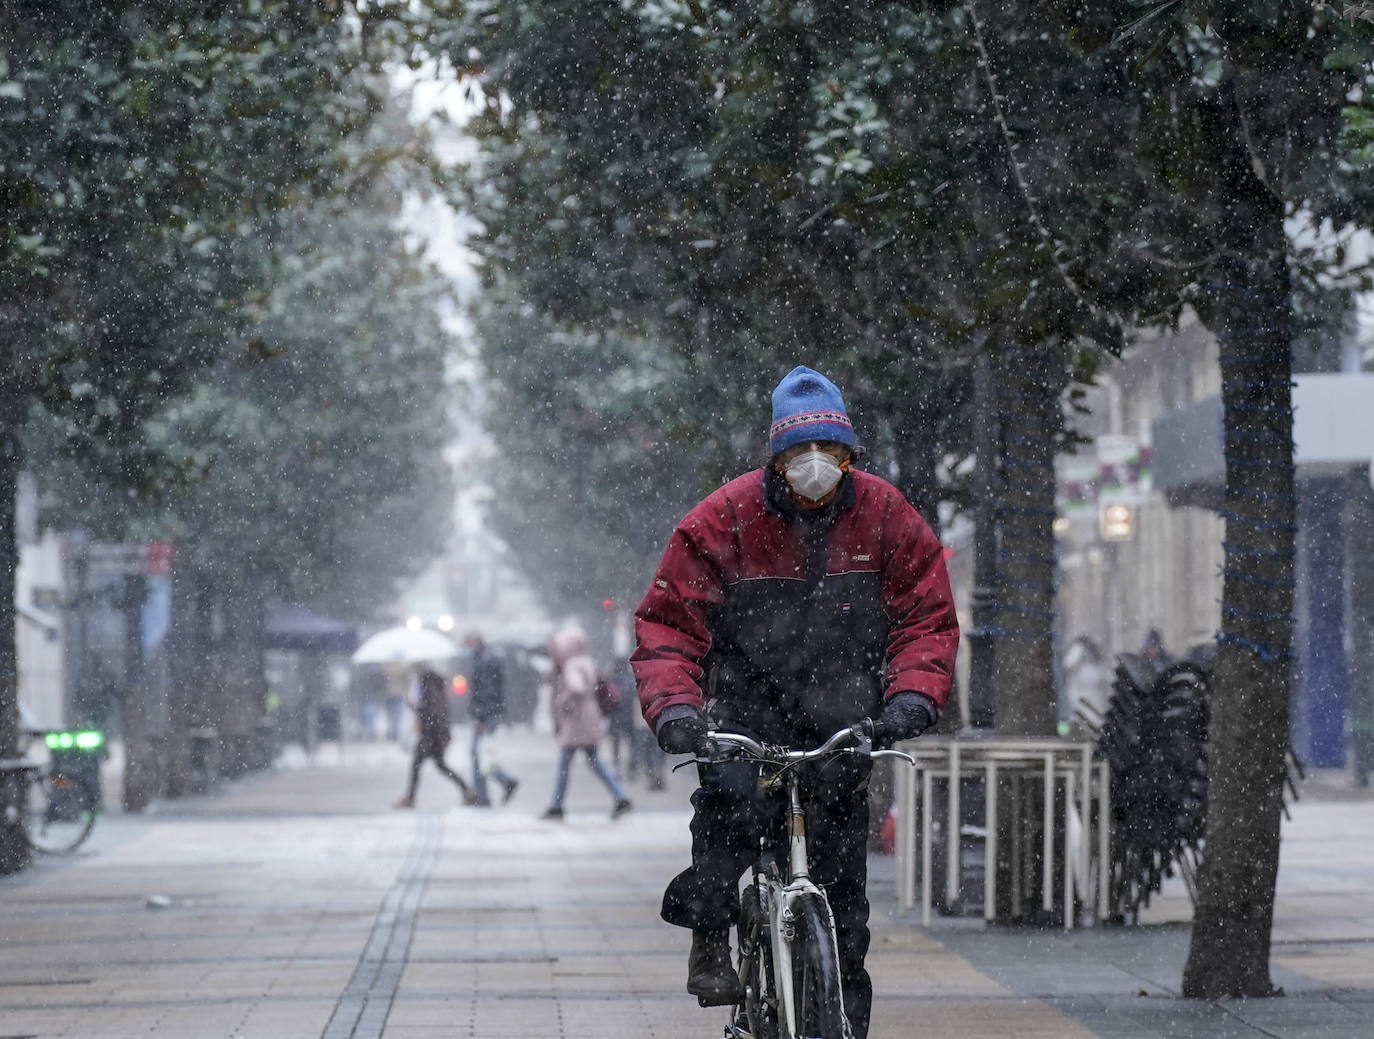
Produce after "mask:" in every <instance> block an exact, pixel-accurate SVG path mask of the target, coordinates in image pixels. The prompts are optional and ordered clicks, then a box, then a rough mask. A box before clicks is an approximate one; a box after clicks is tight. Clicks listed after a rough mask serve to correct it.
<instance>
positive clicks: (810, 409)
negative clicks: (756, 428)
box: [768, 365, 854, 454]
mask: <svg viewBox="0 0 1374 1039" xmlns="http://www.w3.org/2000/svg"><path fill="white" fill-rule="evenodd" d="M812 440H833V441H835V442H836V443H840V444H847V445H848V446H850V447H853V446H854V427H853V426H852V425H850V424H849V416H848V415H847V414H846V413H845V410H844V400H843V399H842V398H841V397H840V391H839V388H838V387H837V386H836V385H835V384H834V383H833V382H831V381H830V380H829V379H827V378H826V377H825V376H824V375H822V374H821V373H820V372H814V371H812V370H811V369H810V368H807V367H806V366H804V365H799V366H798V367H796V368H793V369H792V370H791V371H790V372H788V373H787V374H786V375H785V376H783V380H782V382H780V383H778V388H777V389H775V390H774V391H773V425H772V426H771V427H769V430H768V450H769V451H770V452H771V453H772V454H777V453H778V452H779V451H786V450H787V449H788V448H789V447H791V446H792V445H793V444H805V443H808V442H809V441H812Z"/></svg>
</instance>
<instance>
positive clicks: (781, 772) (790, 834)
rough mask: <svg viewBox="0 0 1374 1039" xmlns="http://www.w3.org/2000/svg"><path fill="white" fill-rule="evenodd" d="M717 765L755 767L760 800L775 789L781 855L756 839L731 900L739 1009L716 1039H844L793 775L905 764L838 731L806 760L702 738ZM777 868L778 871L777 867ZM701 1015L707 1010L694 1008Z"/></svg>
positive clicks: (825, 911)
mask: <svg viewBox="0 0 1374 1039" xmlns="http://www.w3.org/2000/svg"><path fill="white" fill-rule="evenodd" d="M707 739H708V740H710V741H711V745H712V753H711V754H710V755H709V756H708V757H704V758H698V759H697V760H698V761H705V762H710V763H718V762H721V761H729V760H733V759H735V758H736V757H738V756H740V755H742V756H744V757H746V758H748V759H750V760H752V761H755V762H757V763H758V764H759V765H760V766H761V775H760V784H761V787H762V789H763V790H764V791H765V792H773V791H776V790H777V789H778V787H779V786H782V787H783V788H785V791H786V796H787V810H786V828H785V832H786V847H785V848H784V847H782V846H781V845H780V844H779V846H778V847H769V846H767V845H768V843H769V842H768V841H767V839H766V838H761V839H760V845H761V846H760V849H759V857H758V859H757V861H756V862H755V865H754V869H753V877H752V881H751V883H750V885H749V887H748V889H746V890H745V891H744V892H743V895H742V897H741V900H740V918H739V925H738V926H739V935H738V938H739V941H738V949H739V959H738V970H739V980H740V991H741V993H742V994H743V998H742V1000H741V1001H740V1002H739V1003H738V1004H736V1005H735V1007H734V1008H733V1009H732V1011H731V1014H730V1022H729V1024H728V1025H726V1028H725V1036H724V1039H853V1031H852V1030H851V1028H850V1026H849V1020H848V1018H847V1017H846V1016H845V1012H844V999H843V992H842V991H841V985H840V955H839V942H838V940H837V938H836V934H835V918H834V914H833V913H832V912H831V910H830V903H829V901H828V900H827V899H826V896H825V892H824V891H823V890H822V889H821V888H820V887H818V886H817V885H816V884H814V883H813V882H812V880H811V876H810V864H809V861H808V859H807V852H806V810H805V806H804V805H803V804H802V799H801V790H800V783H799V781H798V770H799V769H798V767H799V766H800V765H801V764H802V763H803V762H806V761H816V760H818V759H820V758H824V757H827V756H829V755H832V754H858V755H862V756H864V757H868V758H882V757H892V758H900V759H902V760H904V761H906V762H908V763H910V764H912V765H915V763H916V762H915V760H914V759H913V758H912V757H911V756H910V755H907V754H903V753H902V752H901V751H895V750H874V749H873V745H872V738H871V734H870V733H868V732H866V731H865V730H864V729H863V728H860V727H858V726H856V727H854V728H849V729H841V730H840V731H839V732H837V733H835V734H834V735H833V736H831V737H830V738H829V739H828V740H826V741H825V742H824V743H823V744H821V745H820V746H819V747H817V748H815V749H814V750H788V749H787V748H786V747H775V746H766V745H764V744H762V743H759V742H757V741H755V740H753V739H750V738H749V737H748V736H743V735H740V734H739V733H733V732H722V731H718V730H712V731H711V732H709V733H708V734H707ZM779 861H783V862H785V863H786V869H785V870H784V869H781V868H780V867H779ZM703 1005H707V1004H705V1003H704V1002H703Z"/></svg>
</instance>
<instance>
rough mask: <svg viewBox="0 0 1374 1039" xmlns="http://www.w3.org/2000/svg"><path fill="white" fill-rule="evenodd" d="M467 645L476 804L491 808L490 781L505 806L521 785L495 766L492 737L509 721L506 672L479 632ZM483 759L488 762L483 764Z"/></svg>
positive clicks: (469, 708) (469, 636) (473, 633)
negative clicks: (488, 785) (488, 787)
mask: <svg viewBox="0 0 1374 1039" xmlns="http://www.w3.org/2000/svg"><path fill="white" fill-rule="evenodd" d="M464 641H465V642H466V643H467V647H468V649H470V650H471V651H472V666H471V667H470V668H468V670H469V671H470V672H471V674H470V675H469V676H468V696H469V697H470V699H469V700H468V713H469V714H471V715H472V788H473V791H474V792H475V793H476V796H477V800H476V801H475V802H474V803H475V804H477V805H479V806H481V807H486V806H489V805H490V804H491V798H490V796H489V795H488V790H487V779H488V778H491V779H494V780H495V781H496V782H498V783H500V784H501V787H502V789H503V794H502V797H501V803H502V804H505V803H506V802H508V801H509V800H510V799H511V797H512V796H514V794H515V788H516V787H518V786H519V785H520V781H519V780H517V779H516V778H515V777H514V776H512V775H510V774H509V773H508V772H506V771H505V770H504V769H503V768H501V766H500V765H499V764H497V763H496V761H495V759H494V758H493V757H492V750H491V735H492V733H494V732H495V731H496V728H497V726H499V725H500V724H501V722H502V721H503V720H504V719H505V717H506V675H505V669H504V668H503V667H502V666H501V659H500V658H499V657H498V656H497V655H496V654H495V653H493V652H492V651H491V648H490V647H489V646H488V645H487V644H486V643H485V642H484V641H482V636H481V635H479V634H477V632H475V631H474V632H472V633H471V634H469V635H468V637H467V638H466V639H465V640H464ZM483 758H486V759H487V760H486V761H485V762H484V761H483ZM484 764H485V766H486V767H485V768H484V767H483V766H484Z"/></svg>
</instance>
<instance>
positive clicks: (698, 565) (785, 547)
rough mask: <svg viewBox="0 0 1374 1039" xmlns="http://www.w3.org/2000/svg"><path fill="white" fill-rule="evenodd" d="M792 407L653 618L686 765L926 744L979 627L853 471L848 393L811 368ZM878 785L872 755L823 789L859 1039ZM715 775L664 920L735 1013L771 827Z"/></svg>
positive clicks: (823, 843) (642, 670) (665, 698)
mask: <svg viewBox="0 0 1374 1039" xmlns="http://www.w3.org/2000/svg"><path fill="white" fill-rule="evenodd" d="M772 404H773V416H772V417H773V422H772V425H771V427H770V429H769V453H770V456H771V457H770V459H769V461H768V464H767V465H766V466H764V467H763V468H762V469H755V470H754V471H752V472H749V473H746V474H744V475H743V476H740V477H738V478H737V479H735V480H732V481H731V482H730V483H727V484H726V485H725V486H723V487H721V488H719V489H717V490H716V491H715V492H714V493H712V494H711V495H709V496H708V497H707V498H706V499H705V500H704V501H702V502H701V503H700V504H699V505H697V506H696V507H695V508H694V509H692V510H691V511H690V512H689V513H688V514H687V516H686V517H685V518H684V519H683V520H682V521H681V522H680V523H679V524H678V525H677V528H676V529H675V530H674V531H673V533H672V535H671V536H670V538H669V540H668V545H667V548H666V549H665V550H664V553H663V559H662V562H660V564H659V566H658V570H657V572H656V573H655V574H654V575H653V578H652V580H651V581H650V584H649V590H648V592H647V593H646V594H645V596H644V599H643V601H642V602H641V603H640V605H639V608H638V609H637V610H636V612H635V637H636V642H637V645H636V648H635V651H634V654H633V655H632V656H631V658H630V662H631V664H632V665H633V667H634V671H635V679H636V681H637V683H638V688H639V701H640V706H641V708H642V709H643V711H644V716H645V718H646V719H647V720H648V721H649V722H650V724H651V725H653V726H654V730H655V734H656V736H657V738H658V743H659V746H661V747H662V748H663V749H664V750H665V751H666V752H668V753H670V754H685V753H694V752H698V751H702V750H709V745H704V744H706V742H707V741H706V733H707V730H708V728H710V727H712V726H714V727H715V728H718V729H724V730H728V731H733V732H738V733H742V734H744V735H748V736H752V737H753V738H755V739H757V740H760V741H762V742H764V743H771V744H780V745H784V746H789V747H812V746H815V745H816V744H817V743H819V742H820V741H821V740H822V739H824V738H825V737H828V736H830V735H831V734H832V733H834V732H835V731H837V730H838V729H840V728H842V727H844V726H847V725H855V724H858V723H862V722H871V723H873V726H874V742H875V743H877V744H879V745H882V744H884V743H890V742H893V741H896V740H901V739H911V738H913V737H915V736H919V735H920V734H921V733H922V732H923V731H924V730H925V729H926V728H928V727H929V726H930V725H932V724H934V722H935V720H936V718H937V716H938V715H939V713H940V710H941V709H942V708H943V706H944V704H945V701H946V699H947V698H948V696H949V691H950V684H951V679H952V676H953V671H954V657H955V652H956V650H957V649H958V645H959V626H958V622H957V620H956V618H955V611H954V601H953V597H952V595H951V592H950V585H949V577H948V575H947V574H946V571H945V563H944V553H943V549H942V547H941V545H940V542H939V541H938V540H937V539H936V537H935V535H934V534H933V533H932V532H931V530H930V528H929V527H928V526H927V525H926V522H925V520H923V519H922V518H921V517H920V515H919V514H918V513H917V512H916V510H915V509H913V508H912V507H911V506H910V505H909V504H908V503H907V501H906V500H905V499H904V498H903V497H902V495H901V493H900V492H899V491H898V490H897V489H896V488H895V487H893V486H892V485H891V484H889V483H887V482H886V481H884V480H882V479H879V478H878V477H876V476H872V475H870V474H868V473H864V472H860V471H858V470H856V469H854V468H853V463H854V461H855V450H854V449H855V437H854V430H853V427H852V426H851V424H850V421H849V416H848V414H847V413H846V411H845V407H844V401H843V399H842V397H841V394H840V391H839V389H838V388H837V387H836V386H835V384H834V383H832V382H831V381H830V380H829V379H827V378H825V376H823V375H821V374H820V373H819V372H816V371H813V370H812V369H810V368H807V367H797V368H794V369H793V370H792V371H791V372H789V373H788V374H787V375H786V376H785V377H784V378H783V379H782V381H781V382H780V383H779V384H778V386H777V388H776V389H775V390H774V391H773V400H772ZM708 692H709V696H710V707H709V712H708V708H707V696H708ZM868 773H869V766H868V763H867V760H866V759H864V758H859V757H853V758H836V759H832V760H831V761H830V762H827V763H825V764H824V765H822V766H819V767H816V768H813V769H810V770H809V771H808V772H807V773H806V779H807V782H808V783H810V784H811V785H812V789H811V797H810V801H809V804H810V811H809V812H808V816H807V837H808V847H809V850H810V851H811V853H812V857H811V867H812V872H811V876H812V879H813V880H814V881H815V882H816V883H817V884H819V885H820V886H822V887H823V888H824V889H825V891H826V895H827V896H828V898H829V900H830V906H831V909H832V910H833V912H834V916H835V926H836V933H837V936H838V939H839V955H840V976H841V985H842V988H843V991H844V1003H845V1007H844V1009H845V1013H846V1014H847V1015H848V1017H849V1021H850V1026H851V1028H852V1029H853V1032H854V1035H855V1037H856V1039H864V1037H865V1036H866V1035H867V1032H868V1022H869V1012H870V1007H871V1003H872V997H873V989H872V984H871V982H870V980H869V976H868V972H867V971H866V970H865V968H864V957H865V954H866V952H867V950H868V942H869V933H868V911H869V906H868V896H867V892H866V886H867V869H868V863H867V856H866V850H867V837H868V796H867V785H868ZM698 778H699V783H700V786H699V788H698V789H697V791H696V792H695V793H694V794H693V795H692V809H693V816H692V824H691V832H692V864H691V866H690V867H689V868H688V869H686V870H684V871H683V872H682V873H680V874H678V876H676V877H675V878H673V880H672V882H671V883H669V885H668V888H667V890H666V891H665V892H664V895H663V907H662V916H663V919H664V920H666V921H667V922H668V923H670V924H676V925H677V926H680V927H687V928H691V930H692V951H691V954H690V956H689V958H688V967H687V991H688V992H690V993H692V994H693V995H695V996H696V997H697V998H698V1000H699V1001H700V1002H702V1003H703V1004H705V1005H723V1004H730V1003H736V1002H738V1001H739V999H740V995H741V993H740V991H739V978H738V975H737V973H736V971H735V968H734V966H733V965H732V964H731V962H730V942H729V928H730V926H731V924H732V923H733V922H734V921H735V920H736V919H737V918H738V915H739V879H740V876H741V875H742V874H743V872H744V870H745V869H747V868H748V865H749V863H750V862H751V861H753V858H754V856H755V855H756V854H757V852H758V842H759V837H760V834H761V832H762V831H763V829H764V827H766V826H768V825H769V824H770V821H771V819H770V816H769V815H768V814H767V812H766V811H764V809H763V807H762V806H761V805H760V804H759V801H758V796H757V791H758V767H757V766H755V765H750V764H747V763H744V762H720V763H715V762H712V763H701V764H699V765H698Z"/></svg>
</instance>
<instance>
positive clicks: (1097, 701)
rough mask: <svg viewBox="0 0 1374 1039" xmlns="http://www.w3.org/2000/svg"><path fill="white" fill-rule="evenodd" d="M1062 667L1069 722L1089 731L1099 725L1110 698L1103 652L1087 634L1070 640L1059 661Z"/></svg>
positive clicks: (1065, 703) (1095, 730)
mask: <svg viewBox="0 0 1374 1039" xmlns="http://www.w3.org/2000/svg"><path fill="white" fill-rule="evenodd" d="M1061 666H1062V668H1063V670H1064V711H1065V715H1066V716H1067V718H1068V720H1069V721H1070V722H1071V723H1074V724H1077V725H1082V726H1084V727H1086V728H1088V729H1089V730H1091V731H1092V732H1097V730H1098V729H1100V728H1101V727H1102V719H1103V718H1105V717H1106V715H1107V704H1108V700H1109V697H1110V694H1109V690H1108V684H1107V669H1106V668H1104V667H1103V666H1102V651H1101V650H1100V649H1098V648H1097V643H1096V642H1094V641H1093V640H1092V639H1091V638H1090V637H1089V636H1087V635H1079V636H1078V637H1077V638H1076V639H1074V640H1073V641H1072V642H1070V643H1069V648H1068V649H1066V650H1065V651H1064V659H1063V661H1062V662H1061Z"/></svg>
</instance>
